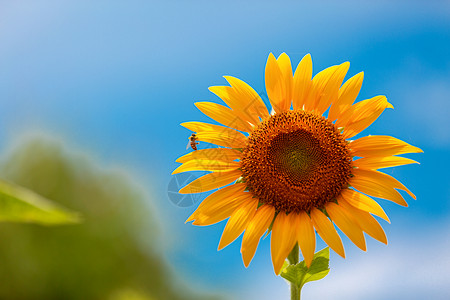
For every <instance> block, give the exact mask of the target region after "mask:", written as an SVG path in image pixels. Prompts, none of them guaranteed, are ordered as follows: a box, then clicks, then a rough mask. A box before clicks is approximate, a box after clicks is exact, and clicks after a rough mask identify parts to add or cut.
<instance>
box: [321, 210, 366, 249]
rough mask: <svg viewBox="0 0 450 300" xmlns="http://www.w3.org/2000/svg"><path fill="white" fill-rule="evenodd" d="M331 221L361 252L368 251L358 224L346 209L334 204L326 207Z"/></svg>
mask: <svg viewBox="0 0 450 300" xmlns="http://www.w3.org/2000/svg"><path fill="white" fill-rule="evenodd" d="M325 209H326V210H327V213H328V215H329V216H330V218H331V220H333V222H334V223H335V224H336V225H337V227H339V229H341V230H342V232H343V233H345V235H346V236H348V238H349V239H350V240H351V241H352V242H353V243H354V244H355V245H356V246H358V247H359V248H360V249H361V250H363V251H366V240H365V239H364V234H363V233H362V230H361V228H360V227H359V225H358V223H356V222H355V221H354V220H353V219H352V217H351V215H350V214H349V213H347V211H346V210H345V209H343V208H342V207H340V206H339V205H337V204H336V203H333V202H328V203H327V204H326V205H325Z"/></svg>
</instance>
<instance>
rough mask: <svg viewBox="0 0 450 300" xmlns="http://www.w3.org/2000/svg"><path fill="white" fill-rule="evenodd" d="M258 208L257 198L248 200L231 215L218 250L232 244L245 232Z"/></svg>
mask: <svg viewBox="0 0 450 300" xmlns="http://www.w3.org/2000/svg"><path fill="white" fill-rule="evenodd" d="M257 206H258V200H257V199H256V198H247V199H246V200H245V202H244V203H242V204H241V206H239V207H238V208H237V209H236V210H235V211H234V212H233V214H232V215H231V217H230V219H229V220H228V222H227V225H226V226H225V229H224V230H223V233H222V237H221V238H220V242H219V248H218V250H221V249H223V248H224V247H226V246H228V245H229V244H230V243H232V242H233V241H234V240H235V239H237V237H238V236H240V235H241V233H242V232H243V231H244V229H245V227H246V226H247V224H248V223H249V222H250V220H251V219H252V218H253V216H254V215H255V212H256V207H257Z"/></svg>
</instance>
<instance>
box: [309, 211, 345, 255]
mask: <svg viewBox="0 0 450 300" xmlns="http://www.w3.org/2000/svg"><path fill="white" fill-rule="evenodd" d="M311 220H312V222H313V224H314V227H315V228H316V230H317V233H318V234H319V235H320V237H321V238H322V239H323V241H324V242H325V243H327V244H328V246H330V248H331V249H333V250H334V252H336V253H337V254H339V255H340V256H342V257H343V258H345V251H344V245H342V241H341V238H340V237H339V234H338V233H337V231H336V229H335V228H334V226H333V224H332V223H331V222H330V220H329V219H328V218H327V217H326V216H325V215H324V214H323V213H322V212H321V211H320V210H318V209H317V208H313V209H312V210H311Z"/></svg>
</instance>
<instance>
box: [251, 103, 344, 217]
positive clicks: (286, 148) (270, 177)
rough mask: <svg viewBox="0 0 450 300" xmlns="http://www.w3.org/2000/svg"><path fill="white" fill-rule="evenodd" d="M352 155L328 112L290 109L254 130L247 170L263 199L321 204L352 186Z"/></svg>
mask: <svg viewBox="0 0 450 300" xmlns="http://www.w3.org/2000/svg"><path fill="white" fill-rule="evenodd" d="M351 170H352V158H351V155H350V151H349V148H348V145H347V142H346V141H345V139H344V138H343V137H342V135H341V134H340V133H339V131H338V130H337V129H336V127H335V126H334V125H333V124H332V123H331V122H330V121H328V120H327V119H325V118H324V117H323V116H317V115H314V114H312V113H307V112H304V111H287V112H284V113H281V114H276V115H274V116H271V117H270V118H269V119H267V120H266V121H264V122H262V123H261V124H260V125H258V127H256V128H255V130H254V131H253V132H252V133H251V134H250V136H249V138H248V144H247V146H246V147H245V148H244V149H243V156H242V171H243V176H244V178H245V180H246V182H247V186H248V189H249V190H250V192H252V193H253V194H254V195H255V196H256V197H258V199H259V200H260V201H261V202H262V203H266V204H270V205H273V206H274V207H275V208H276V209H277V210H279V211H285V212H288V213H289V212H291V211H300V210H305V211H309V210H311V209H312V208H313V207H321V206H323V205H324V204H325V203H327V202H328V201H333V199H335V198H336V196H337V195H338V194H339V192H340V191H341V190H342V188H344V187H346V186H347V183H348V180H349V179H350V175H351Z"/></svg>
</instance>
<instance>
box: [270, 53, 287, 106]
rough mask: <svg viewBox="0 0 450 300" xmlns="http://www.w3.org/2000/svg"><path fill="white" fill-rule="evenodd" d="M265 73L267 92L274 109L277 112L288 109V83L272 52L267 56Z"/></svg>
mask: <svg viewBox="0 0 450 300" xmlns="http://www.w3.org/2000/svg"><path fill="white" fill-rule="evenodd" d="M265 74H266V75H265V78H266V92H267V96H268V97H269V100H270V104H271V105H272V108H273V110H274V111H275V112H276V113H280V112H283V111H286V110H287V109H288V108H287V100H286V98H285V96H286V95H285V94H286V92H285V91H286V83H285V81H284V80H283V73H282V72H281V70H280V67H279V66H278V62H277V60H276V58H275V56H273V54H272V53H270V54H269V57H268V58H267V63H266V72H265ZM289 105H290V103H289Z"/></svg>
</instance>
